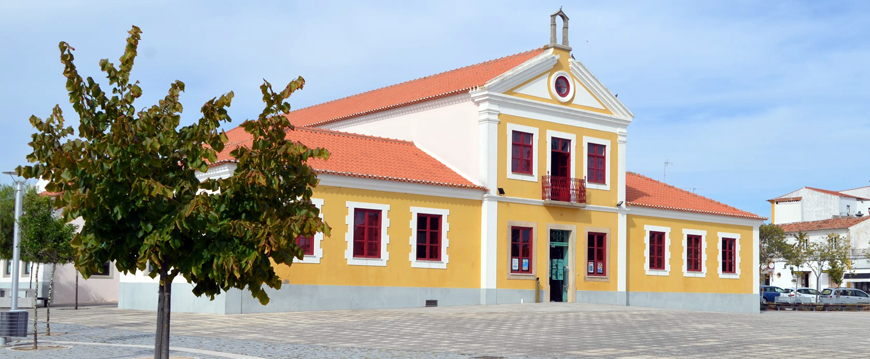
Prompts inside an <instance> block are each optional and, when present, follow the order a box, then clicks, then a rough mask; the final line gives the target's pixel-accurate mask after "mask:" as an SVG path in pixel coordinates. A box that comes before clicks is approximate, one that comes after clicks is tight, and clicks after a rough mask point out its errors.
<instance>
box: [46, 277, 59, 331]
mask: <svg viewBox="0 0 870 359" xmlns="http://www.w3.org/2000/svg"><path fill="white" fill-rule="evenodd" d="M56 271H57V263H52V264H51V279H49V280H48V299H47V302H45V335H47V336H48V335H51V300H52V295H53V294H54V293H53V290H54V272H56Z"/></svg>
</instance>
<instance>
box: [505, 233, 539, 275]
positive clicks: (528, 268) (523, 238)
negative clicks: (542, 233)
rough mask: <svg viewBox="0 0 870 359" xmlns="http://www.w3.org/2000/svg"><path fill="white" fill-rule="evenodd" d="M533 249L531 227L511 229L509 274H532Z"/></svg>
mask: <svg viewBox="0 0 870 359" xmlns="http://www.w3.org/2000/svg"><path fill="white" fill-rule="evenodd" d="M533 254H534V247H533V246H532V228H531V227H511V263H510V272H511V273H532V265H533V264H534V263H533Z"/></svg>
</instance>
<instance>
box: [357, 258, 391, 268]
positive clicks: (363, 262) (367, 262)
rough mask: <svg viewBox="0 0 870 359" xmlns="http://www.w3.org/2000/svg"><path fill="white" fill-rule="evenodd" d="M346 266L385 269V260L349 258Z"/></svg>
mask: <svg viewBox="0 0 870 359" xmlns="http://www.w3.org/2000/svg"><path fill="white" fill-rule="evenodd" d="M347 264H348V265H352V266H377V267H386V266H387V258H360V257H351V258H348V259H347Z"/></svg>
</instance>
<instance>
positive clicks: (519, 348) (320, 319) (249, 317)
mask: <svg viewBox="0 0 870 359" xmlns="http://www.w3.org/2000/svg"><path fill="white" fill-rule="evenodd" d="M155 317H156V314H155V313H152V312H143V311H131V310H119V309H116V308H112V307H89V308H87V309H81V310H78V311H74V310H58V309H55V310H52V322H53V323H58V324H57V325H53V331H55V332H59V331H63V332H66V334H62V335H59V336H56V337H53V338H51V339H52V340H59V341H72V342H98V343H115V344H139V345H142V344H144V345H153V340H154V339H153V332H154V323H155ZM40 318H44V314H42V313H40ZM172 334H173V337H172V346H173V347H178V348H197V349H205V350H211V351H217V352H222V353H236V354H244V355H248V356H254V357H262V358H474V357H487V356H488V357H496V358H497V357H508V358H526V357H528V358H562V357H580V358H582V357H614V358H663V357H702V356H703V357H715V358H741V359H745V358H753V357H760V356H768V355H769V354H770V353H776V356H777V357H789V358H819V357H822V358H824V357H835V356H836V357H837V358H868V357H870V312H793V311H780V312H763V313H762V314H729V313H711V312H696V311H680V310H664V309H650V308H639V307H619V306H605V305H592V304H566V303H545V304H516V305H497V306H470V307H442V308H413V309H394V310H359V311H327V312H295V313H270V314H242V315H210V314H189V313H174V314H173V316H172ZM46 339H48V338H46ZM46 344H48V343H46ZM70 346H72V347H73V348H71V349H58V350H56V353H57V354H58V355H62V354H61V353H62V352H63V351H67V352H66V355H65V356H63V355H62V356H57V357H58V358H62V357H64V358H65V357H77V355H86V356H82V357H93V358H134V357H142V356H148V355H150V353H151V351H150V350H148V349H141V348H140V349H135V348H114V349H111V350H107V349H106V348H102V347H94V346H91V347H87V346H85V345H75V344H71V345H70ZM89 348H91V349H93V350H94V351H93V352H90V351H89V350H91V349H89ZM0 351H2V352H0V353H2V354H0V357H4V358H5V357H7V356H6V354H7V353H11V352H10V351H6V350H5V349H0ZM128 352H129V353H128ZM45 353H49V352H48V351H44V352H42V351H41V353H39V355H34V354H35V353H27V354H21V353H14V354H13V355H12V356H10V358H37V357H39V358H51V357H54V356H46V355H45ZM75 353H81V354H75ZM764 353H768V354H764ZM73 354H75V356H72V355H73ZM49 355H53V354H49ZM173 355H179V356H192V357H197V358H211V356H205V355H192V354H190V353H183V352H178V353H173Z"/></svg>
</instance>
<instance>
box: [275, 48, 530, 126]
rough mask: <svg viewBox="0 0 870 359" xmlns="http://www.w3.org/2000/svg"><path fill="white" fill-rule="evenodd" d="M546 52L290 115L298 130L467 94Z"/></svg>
mask: <svg viewBox="0 0 870 359" xmlns="http://www.w3.org/2000/svg"><path fill="white" fill-rule="evenodd" d="M542 52H544V49H543V48H539V49H535V50H531V51H526V52H522V53H519V54H516V55H511V56H506V57H502V58H499V59H495V60H491V61H487V62H481V63H479V64H475V65H471V66H466V67H462V68H458V69H455V70H451V71H447V72H442V73H440V74H435V75H431V76H426V77H423V78H419V79H416V80H411V81H408V82H403V83H400V84H396V85H392V86H387V87H382V88H379V89H376V90H372V91H368V92H363V93H360V94H356V95H353V96H349V97H345V98H340V99H338V100H333V101H329V102H324V103H321V104H319V105H314V106H310V107H306V108H303V109H299V110H296V111H293V112H290V113H289V114H287V118H289V119H290V122H291V123H292V124H293V125H294V126H297V127H313V126H317V125H322V124H325V123H330V122H335V121H340V120H343V119H347V118H350V117H356V116H360V115H365V114H369V113H373V112H378V111H384V110H388V109H391V108H396V107H401V106H406V105H410V104H413V103H417V102H422V101H427V100H431V99H435V98H439V97H445V96H450V95H454V94H458V93H462V92H467V91H470V90H473V89H475V88H478V87H480V86H483V85H484V84H486V82H487V81H489V80H492V79H493V78H495V77H497V76H499V75H501V74H503V73H505V72H507V71H508V70H510V69H512V68H514V67H517V66H518V65H520V64H522V63H523V62H526V61H528V60H529V59H531V58H533V57H535V56H537V55H538V54H540V53H542Z"/></svg>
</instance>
